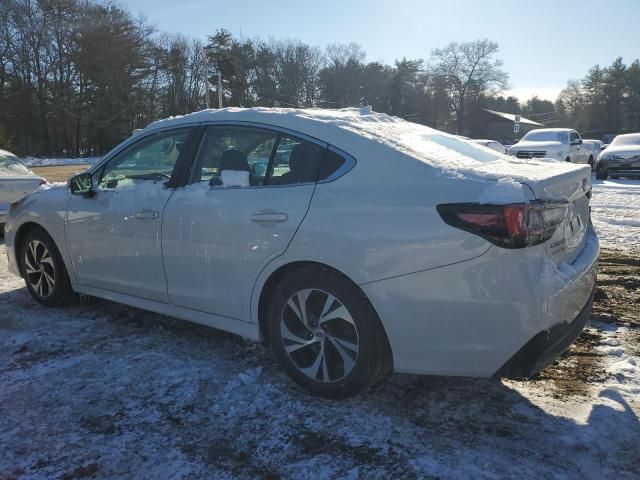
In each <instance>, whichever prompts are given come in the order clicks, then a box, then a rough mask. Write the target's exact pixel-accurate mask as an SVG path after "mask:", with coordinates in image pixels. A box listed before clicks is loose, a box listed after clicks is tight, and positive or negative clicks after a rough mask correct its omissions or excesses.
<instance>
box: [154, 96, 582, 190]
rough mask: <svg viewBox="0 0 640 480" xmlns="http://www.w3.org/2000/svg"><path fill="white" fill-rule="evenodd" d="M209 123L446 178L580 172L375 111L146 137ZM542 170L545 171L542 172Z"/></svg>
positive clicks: (247, 115) (225, 114) (217, 115)
mask: <svg viewBox="0 0 640 480" xmlns="http://www.w3.org/2000/svg"><path fill="white" fill-rule="evenodd" d="M210 121H242V122H249V123H258V124H267V125H273V126H278V127H281V128H286V129H289V130H293V131H296V132H299V133H302V134H305V135H309V136H311V137H315V138H318V139H321V140H322V141H325V142H327V143H330V144H331V145H334V146H336V147H338V148H340V149H342V150H344V151H345V152H347V153H349V154H350V155H353V156H354V157H355V158H356V160H358V159H365V158H369V157H371V156H378V157H384V158H385V159H387V158H388V161H393V160H394V156H396V157H397V155H401V154H405V155H408V156H410V157H412V158H415V159H418V160H420V161H422V162H423V163H425V164H427V165H429V166H431V167H433V168H436V169H439V170H441V171H442V173H443V174H450V175H453V176H456V177H463V176H467V175H471V176H475V177H478V176H480V177H485V178H491V179H497V178H502V177H504V176H505V175H508V176H510V177H512V178H514V179H529V178H536V177H538V178H542V177H547V176H548V174H549V173H548V170H549V162H552V163H553V164H554V170H555V171H557V172H562V171H571V170H576V169H579V168H581V167H580V166H577V165H574V164H570V163H566V162H555V161H551V160H545V159H536V160H533V159H526V160H523V159H518V158H517V157H512V156H507V155H505V154H501V153H499V152H497V151H495V150H488V149H486V148H484V147H482V146H480V145H478V144H476V143H474V142H472V141H466V140H462V139H460V138H457V137H456V136H455V135H450V134H448V133H444V132H441V131H439V130H435V129H433V128H429V127H427V126H425V125H421V124H417V123H412V122H408V121H406V120H403V119H401V118H397V117H392V116H390V115H387V114H384V113H377V112H374V111H372V110H371V108H370V107H362V108H343V109H320V108H311V109H291V108H265V107H256V108H224V109H220V110H202V111H200V112H195V113H191V114H188V115H184V116H180V117H171V118H168V119H164V120H159V121H157V122H154V123H152V124H150V125H149V126H148V127H146V128H145V131H152V130H155V129H158V128H165V127H169V126H179V125H183V124H184V125H186V124H193V123H199V122H210ZM354 134H355V135H354ZM390 149H392V150H393V151H391V150H390ZM541 165H543V166H544V168H540V166H541Z"/></svg>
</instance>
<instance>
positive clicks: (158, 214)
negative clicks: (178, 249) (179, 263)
mask: <svg viewBox="0 0 640 480" xmlns="http://www.w3.org/2000/svg"><path fill="white" fill-rule="evenodd" d="M189 135H190V130H189V129H185V128H181V129H176V130H170V131H162V132H159V133H156V134H153V135H150V136H147V137H144V138H141V139H140V140H139V141H137V142H135V143H133V144H132V145H130V146H129V147H127V148H125V150H123V151H122V152H120V153H118V154H116V155H115V156H114V157H113V158H111V159H110V160H109V161H108V162H107V163H106V164H105V165H104V166H103V167H102V168H101V169H99V170H98V171H97V172H95V174H94V185H96V187H94V190H95V192H94V194H93V195H92V196H90V197H86V196H77V195H72V197H71V200H70V201H69V205H68V207H67V219H66V228H65V233H66V236H67V245H68V248H69V253H70V255H71V259H72V262H73V266H74V269H75V272H76V275H77V277H78V282H79V283H80V284H81V285H83V286H88V287H95V288H100V289H106V290H110V291H113V292H118V293H123V294H126V295H132V296H137V297H142V298H146V299H150V300H154V301H159V302H168V296H167V283H166V279H165V276H164V268H163V264H162V246H161V243H160V240H161V231H162V212H163V210H164V207H165V205H166V203H167V200H168V199H169V197H170V196H171V194H172V192H173V189H172V188H170V183H169V181H170V180H171V178H172V175H175V174H174V170H175V168H174V167H175V165H176V163H177V162H178V159H179V158H181V157H183V156H184V155H186V150H187V149H186V146H187V145H188V139H189Z"/></svg>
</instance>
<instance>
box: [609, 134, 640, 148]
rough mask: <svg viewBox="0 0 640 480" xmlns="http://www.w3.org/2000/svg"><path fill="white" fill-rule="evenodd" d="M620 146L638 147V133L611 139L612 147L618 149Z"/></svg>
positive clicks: (639, 138)
mask: <svg viewBox="0 0 640 480" xmlns="http://www.w3.org/2000/svg"><path fill="white" fill-rule="evenodd" d="M621 145H640V133H630V134H627V135H618V136H617V137H616V138H614V139H613V142H611V146H612V147H613V146H615V147H619V146H621Z"/></svg>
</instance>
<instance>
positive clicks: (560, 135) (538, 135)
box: [522, 130, 569, 143]
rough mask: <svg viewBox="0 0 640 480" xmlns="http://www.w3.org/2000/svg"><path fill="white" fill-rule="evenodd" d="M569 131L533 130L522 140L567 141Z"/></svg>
mask: <svg viewBox="0 0 640 480" xmlns="http://www.w3.org/2000/svg"><path fill="white" fill-rule="evenodd" d="M568 138H569V137H568V134H567V132H549V131H547V132H540V131H535V130H533V131H531V132H529V133H527V134H526V135H525V136H524V138H523V139H522V140H528V141H532V142H562V143H566V142H567V141H568V140H567V139H568Z"/></svg>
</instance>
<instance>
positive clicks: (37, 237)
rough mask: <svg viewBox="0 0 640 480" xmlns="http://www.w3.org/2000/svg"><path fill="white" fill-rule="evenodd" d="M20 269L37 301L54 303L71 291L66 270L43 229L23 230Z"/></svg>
mask: <svg viewBox="0 0 640 480" xmlns="http://www.w3.org/2000/svg"><path fill="white" fill-rule="evenodd" d="M19 262H20V271H21V272H22V275H23V276H24V281H25V283H26V284H27V289H28V290H29V293H31V295H32V296H33V298H35V299H36V300H37V301H38V302H39V303H41V304H43V305H46V306H57V305H62V304H64V303H66V302H67V301H68V300H69V298H70V297H71V296H72V294H73V290H72V289H71V283H70V281H69V276H68V275H67V270H66V268H65V266H64V262H63V261H62V257H61V256H60V252H59V251H58V249H57V248H56V245H55V243H54V242H53V240H52V239H51V237H49V235H47V234H46V233H45V232H44V231H43V230H40V229H34V230H31V231H30V232H28V233H27V235H26V236H25V239H24V241H23V242H22V245H21V248H20V254H19Z"/></svg>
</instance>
